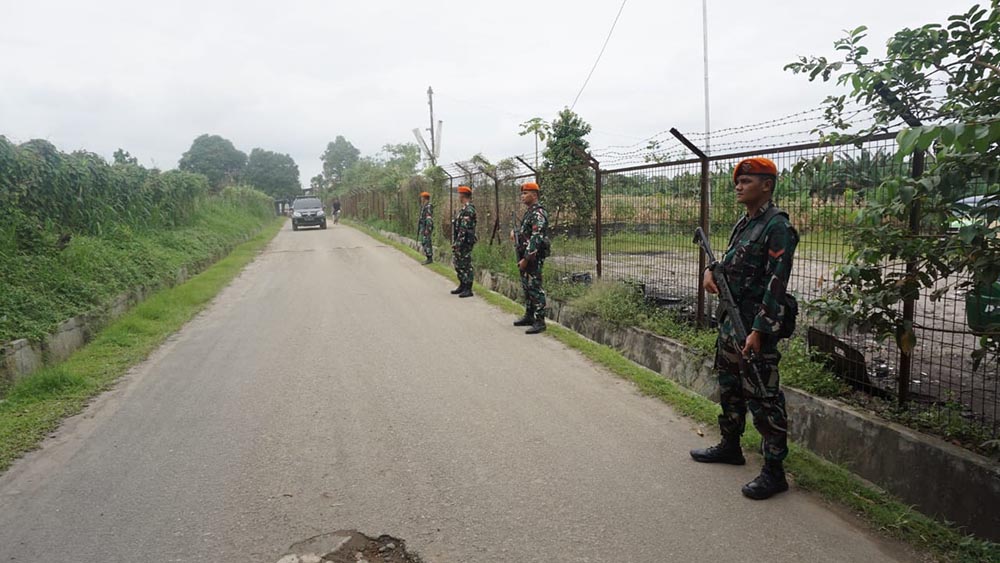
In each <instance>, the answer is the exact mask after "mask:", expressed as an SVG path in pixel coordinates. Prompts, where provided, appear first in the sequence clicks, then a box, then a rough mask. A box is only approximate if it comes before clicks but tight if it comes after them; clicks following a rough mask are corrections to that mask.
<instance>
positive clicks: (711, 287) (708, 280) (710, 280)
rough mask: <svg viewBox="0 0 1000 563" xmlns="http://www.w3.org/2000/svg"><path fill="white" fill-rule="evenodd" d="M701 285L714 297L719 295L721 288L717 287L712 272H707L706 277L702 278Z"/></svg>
mask: <svg viewBox="0 0 1000 563" xmlns="http://www.w3.org/2000/svg"><path fill="white" fill-rule="evenodd" d="M701 285H702V286H703V287H704V288H705V291H707V292H709V293H711V294H712V295H718V294H719V286H717V285H715V277H714V276H712V270H705V276H704V277H703V278H702V282H701Z"/></svg>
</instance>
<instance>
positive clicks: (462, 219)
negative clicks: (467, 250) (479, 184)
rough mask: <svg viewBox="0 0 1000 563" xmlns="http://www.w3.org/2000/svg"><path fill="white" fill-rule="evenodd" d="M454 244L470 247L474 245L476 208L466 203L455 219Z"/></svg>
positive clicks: (470, 203)
mask: <svg viewBox="0 0 1000 563" xmlns="http://www.w3.org/2000/svg"><path fill="white" fill-rule="evenodd" d="M455 230H456V240H455V242H456V244H460V245H466V246H472V245H473V244H475V243H476V207H475V206H474V205H472V202H469V203H466V204H465V205H464V206H463V207H462V209H460V210H459V211H458V217H456V218H455Z"/></svg>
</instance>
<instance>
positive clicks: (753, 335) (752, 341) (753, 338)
mask: <svg viewBox="0 0 1000 563" xmlns="http://www.w3.org/2000/svg"><path fill="white" fill-rule="evenodd" d="M762 340H763V337H762V336H761V334H760V333H759V332H757V331H756V330H754V331H752V332H750V334H748V335H747V341H746V344H744V345H743V357H744V358H748V357H750V352H751V351H753V353H754V354H760V345H761V342H762Z"/></svg>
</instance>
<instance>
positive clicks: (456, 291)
mask: <svg viewBox="0 0 1000 563" xmlns="http://www.w3.org/2000/svg"><path fill="white" fill-rule="evenodd" d="M463 291H465V284H464V283H462V282H458V287H456V288H455V289H453V290H451V294H452V295H458V294H459V293H462V292H463Z"/></svg>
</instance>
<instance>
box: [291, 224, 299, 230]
mask: <svg viewBox="0 0 1000 563" xmlns="http://www.w3.org/2000/svg"><path fill="white" fill-rule="evenodd" d="M292 230H293V231H297V230H299V226H298V225H296V224H295V223H292Z"/></svg>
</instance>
